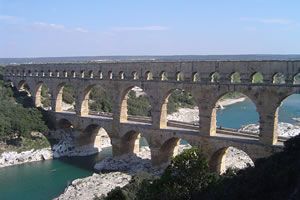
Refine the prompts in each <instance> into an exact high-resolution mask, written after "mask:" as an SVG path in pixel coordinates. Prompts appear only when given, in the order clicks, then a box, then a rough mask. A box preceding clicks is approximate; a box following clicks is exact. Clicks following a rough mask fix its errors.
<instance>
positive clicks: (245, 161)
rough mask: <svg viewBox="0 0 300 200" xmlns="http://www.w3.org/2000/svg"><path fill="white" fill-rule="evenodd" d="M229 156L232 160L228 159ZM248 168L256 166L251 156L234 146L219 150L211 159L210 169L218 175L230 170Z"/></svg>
mask: <svg viewBox="0 0 300 200" xmlns="http://www.w3.org/2000/svg"><path fill="white" fill-rule="evenodd" d="M228 154H229V155H228ZM227 156H230V157H231V159H230V158H227ZM233 156H240V157H239V159H235V158H234V157H233ZM247 166H254V163H253V160H252V159H251V157H250V156H249V154H247V153H246V152H245V151H243V150H240V149H238V148H235V147H232V146H228V147H222V148H219V149H218V150H217V151H215V152H214V153H213V154H212V156H211V157H210V158H209V167H210V169H211V170H212V171H214V172H216V173H218V174H223V173H225V172H226V170H227V169H229V168H236V169H242V168H245V167H247Z"/></svg>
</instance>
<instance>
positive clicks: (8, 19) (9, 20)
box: [0, 15, 23, 23]
mask: <svg viewBox="0 0 300 200" xmlns="http://www.w3.org/2000/svg"><path fill="white" fill-rule="evenodd" d="M22 20H23V19H22V18H20V17H17V16H12V15H0V21H3V22H6V23H18V22H20V21H22Z"/></svg>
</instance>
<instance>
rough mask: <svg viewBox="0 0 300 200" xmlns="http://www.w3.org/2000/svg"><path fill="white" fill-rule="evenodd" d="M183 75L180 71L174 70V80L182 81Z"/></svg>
mask: <svg viewBox="0 0 300 200" xmlns="http://www.w3.org/2000/svg"><path fill="white" fill-rule="evenodd" d="M183 80H184V75H183V73H182V72H176V81H183Z"/></svg>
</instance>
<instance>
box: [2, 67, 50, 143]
mask: <svg viewBox="0 0 300 200" xmlns="http://www.w3.org/2000/svg"><path fill="white" fill-rule="evenodd" d="M2 70H3V68H1V69H0V74H1V75H0V141H2V142H6V143H10V142H12V141H15V140H17V141H20V140H22V138H27V139H28V138H32V136H31V132H33V131H37V132H44V131H46V130H47V129H48V128H47V126H46V125H45V122H44V121H43V116H42V113H41V112H40V111H39V110H38V109H36V108H32V107H30V106H32V100H31V99H30V98H28V96H27V94H26V92H20V93H19V92H17V91H15V90H13V88H11V87H10V86H9V85H7V84H5V83H4V81H3V76H2ZM20 103H22V104H20ZM24 141H25V140H24ZM26 142H27V143H28V141H26ZM43 142H44V141H43ZM12 143H13V142H12ZM18 143H19V142H18ZM30 145H32V144H30Z"/></svg>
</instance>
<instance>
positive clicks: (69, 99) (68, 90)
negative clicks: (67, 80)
mask: <svg viewBox="0 0 300 200" xmlns="http://www.w3.org/2000/svg"><path fill="white" fill-rule="evenodd" d="M62 98H63V101H64V102H65V103H68V104H73V103H74V102H75V91H74V87H73V86H71V85H65V86H64V88H63V95H62Z"/></svg>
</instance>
